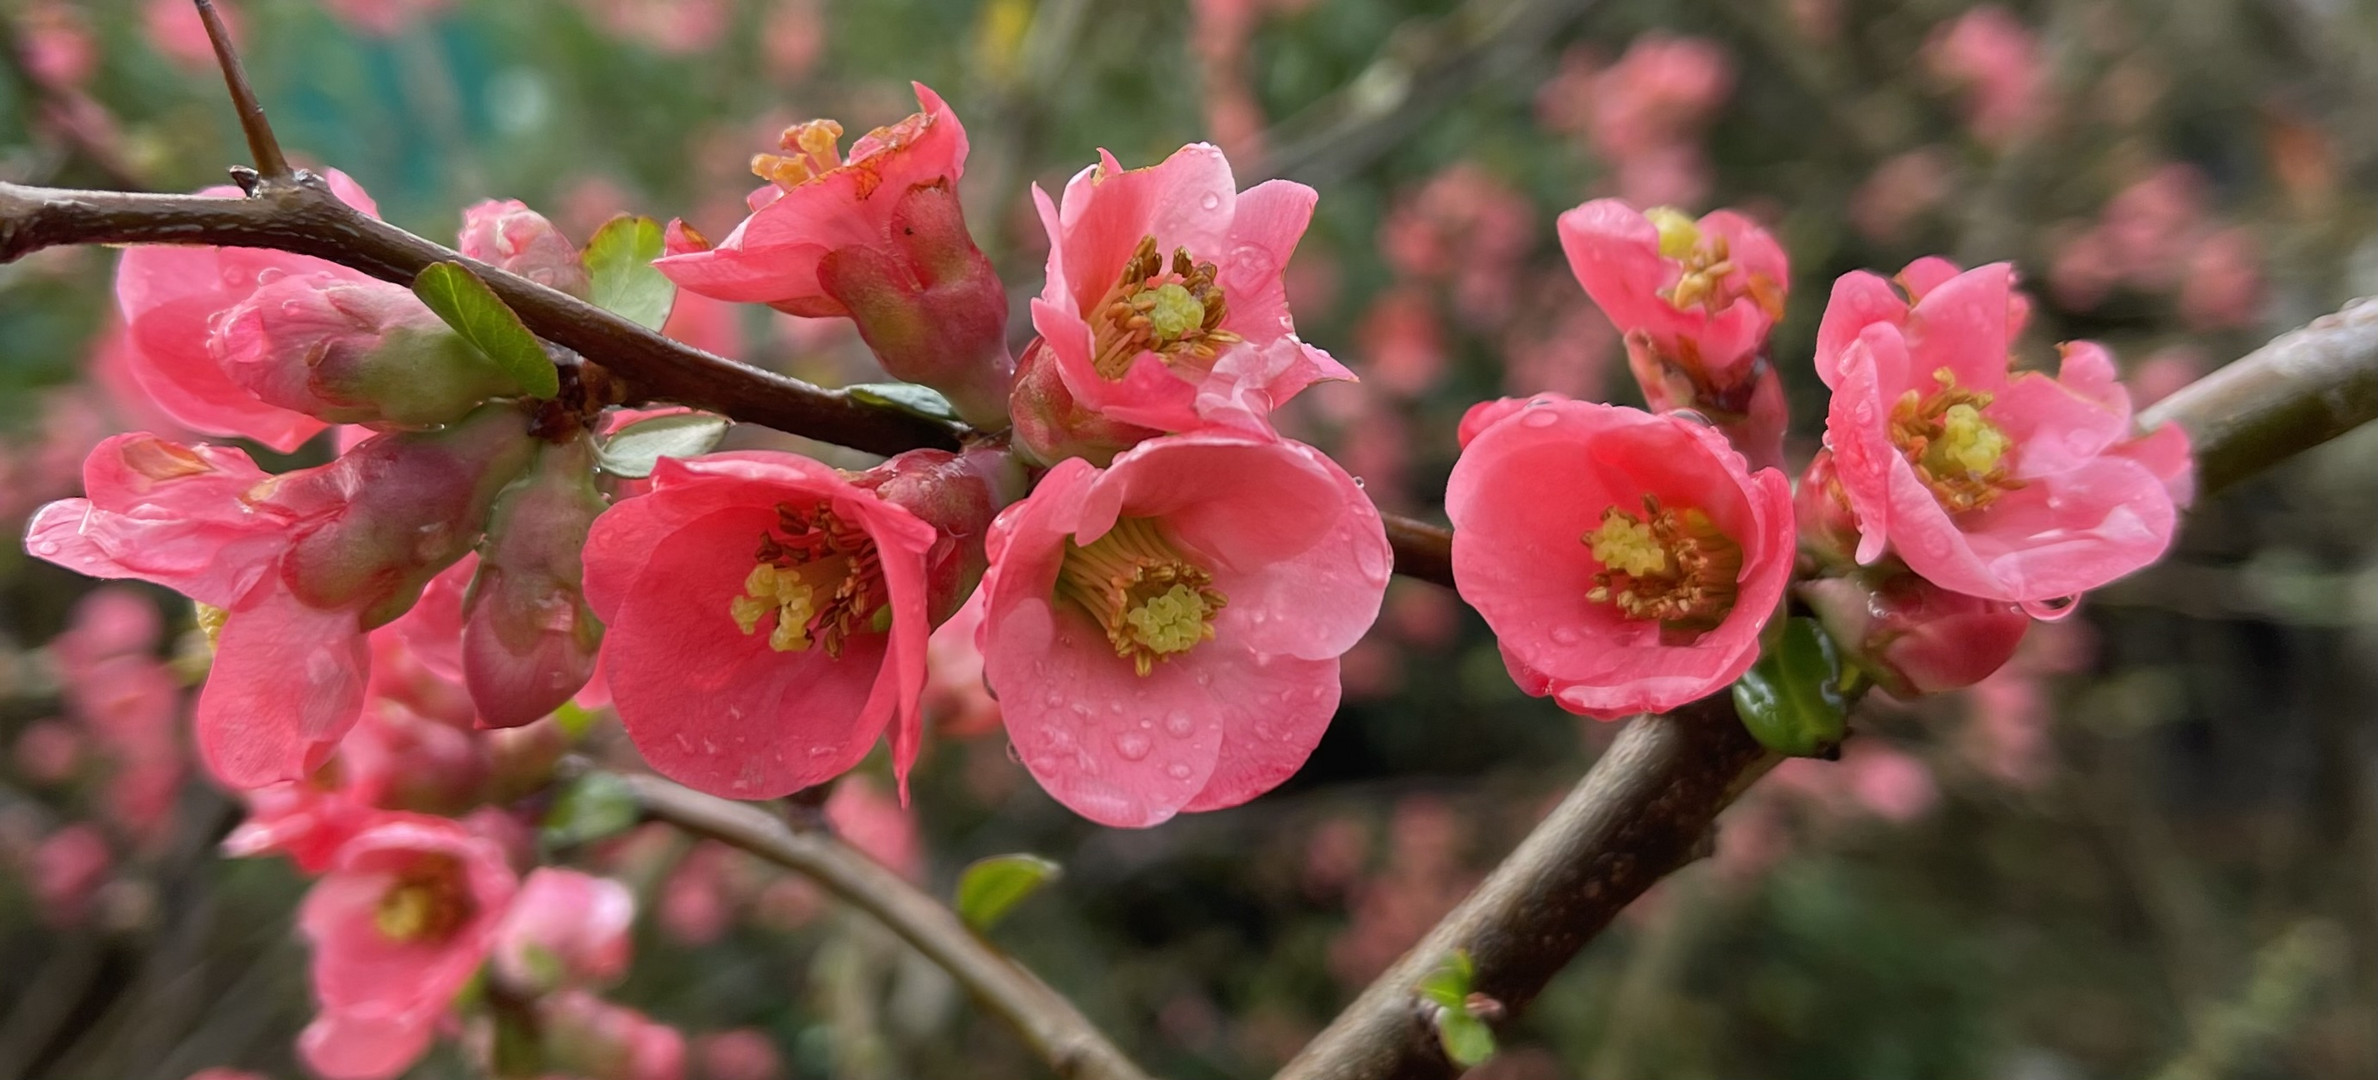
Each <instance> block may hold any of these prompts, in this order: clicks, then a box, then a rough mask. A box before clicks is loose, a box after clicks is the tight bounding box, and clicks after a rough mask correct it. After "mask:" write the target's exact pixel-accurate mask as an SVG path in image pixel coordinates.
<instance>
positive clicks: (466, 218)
mask: <svg viewBox="0 0 2378 1080" xmlns="http://www.w3.org/2000/svg"><path fill="white" fill-rule="evenodd" d="M455 250H457V251H460V252H462V254H463V255H464V256H466V257H469V258H473V259H477V260H479V261H480V262H483V263H486V264H487V265H489V266H493V267H495V268H496V269H498V270H508V271H510V272H512V273H515V274H518V275H520V276H521V277H524V278H527V279H529V280H530V281H534V282H536V283H537V284H539V285H543V286H546V287H548V288H553V289H559V290H561V291H563V292H566V293H569V294H570V295H572V296H581V297H582V296H585V295H586V287H587V278H586V264H585V263H584V262H581V261H579V257H578V246H577V245H576V244H572V243H570V238H569V237H567V236H563V235H562V234H561V230H560V229H557V228H555V227H554V225H553V223H552V222H550V221H547V220H545V215H543V214H540V213H538V212H536V211H534V210H531V209H529V208H528V204H527V203H524V202H521V201H520V200H518V199H489V200H487V201H485V202H480V203H473V204H472V205H471V206H469V207H468V208H466V209H464V210H463V212H462V236H461V239H460V240H459V241H458V242H457V243H456V244H455Z"/></svg>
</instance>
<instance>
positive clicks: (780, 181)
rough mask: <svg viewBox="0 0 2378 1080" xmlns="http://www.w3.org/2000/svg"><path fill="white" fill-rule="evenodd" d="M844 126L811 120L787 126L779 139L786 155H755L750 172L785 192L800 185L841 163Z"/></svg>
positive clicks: (839, 165) (832, 122)
mask: <svg viewBox="0 0 2378 1080" xmlns="http://www.w3.org/2000/svg"><path fill="white" fill-rule="evenodd" d="M841 143H842V125H841V124H837V123H835V122H834V121H832V120H811V121H808V122H806V123H800V124H794V125H793V126H791V127H789V128H786V129H784V135H783V136H782V137H781V138H779V139H778V140H777V144H778V146H779V147H780V148H782V149H784V150H786V151H788V153H784V154H754V155H752V158H751V171H752V172H753V173H754V174H756V175H757V176H759V178H760V179H762V180H766V181H768V182H770V183H773V184H775V185H776V186H777V187H780V188H783V189H785V190H786V191H791V190H792V189H794V188H797V187H800V186H801V185H803V184H806V183H808V182H810V181H812V180H815V179H817V178H818V177H820V176H824V175H825V174H827V173H829V172H832V171H834V170H835V169H838V168H840V167H841V166H842V150H841Z"/></svg>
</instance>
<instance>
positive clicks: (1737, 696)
mask: <svg viewBox="0 0 2378 1080" xmlns="http://www.w3.org/2000/svg"><path fill="white" fill-rule="evenodd" d="M1842 686H1843V680H1842V664H1841V653H1840V651H1839V650H1838V649H1836V648H1835V647H1834V644H1833V639H1832V637H1830V636H1828V635H1827V634H1826V633H1825V631H1824V628H1822V627H1820V626H1818V625H1817V621H1816V620H1815V619H1788V620H1785V622H1784V625H1783V630H1782V632H1781V633H1779V634H1777V635H1776V636H1775V640H1774V641H1773V642H1771V643H1770V644H1769V645H1768V646H1767V651H1766V653H1765V654H1764V655H1762V656H1760V657H1759V662H1758V663H1756V664H1754V665H1752V666H1751V669H1750V670H1749V671H1746V672H1744V673H1743V675H1742V678H1741V680H1740V681H1738V682H1736V683H1735V684H1734V711H1735V712H1736V713H1738V714H1740V715H1741V717H1742V726H1743V727H1746V728H1749V729H1750V733H1751V735H1752V736H1753V737H1754V738H1756V739H1758V740H1759V743H1760V745H1762V746H1765V747H1766V748H1768V749H1769V750H1773V751H1775V752H1776V753H1779V754H1789V755H1791V756H1793V757H1829V756H1831V755H1832V754H1833V753H1834V752H1835V751H1836V748H1837V747H1839V746H1840V745H1841V737H1842V733H1843V731H1844V730H1846V727H1847V724H1848V719H1849V699H1848V698H1847V697H1846V696H1845V695H1844V694H1843V693H1842Z"/></svg>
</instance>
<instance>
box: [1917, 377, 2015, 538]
mask: <svg viewBox="0 0 2378 1080" xmlns="http://www.w3.org/2000/svg"><path fill="white" fill-rule="evenodd" d="M1932 377H1933V379H1934V380H1935V381H1937V382H1939V383H1940V389H1939V390H1937V391H1934V392H1933V393H1932V394H1931V395H1929V396H1927V395H1924V394H1922V393H1919V392H1918V391H1914V390H1910V391H1908V392H1907V393H1906V394H1903V395H1901V396H1900V398H1899V401H1898V402H1897V403H1896V404H1894V405H1893V406H1892V408H1891V442H1892V443H1893V444H1894V445H1896V446H1898V447H1899V452H1900V453H1901V454H1902V455H1904V456H1905V457H1906V458H1907V463H1908V464H1909V465H1912V466H1914V467H1915V470H1916V476H1917V478H1918V479H1920V480H1922V481H1923V482H1924V486H1925V487H1927V488H1930V489H1931V490H1932V494H1933V497H1935V498H1937V499H1939V500H1940V505H1941V506H1942V507H1943V508H1944V509H1946V510H1948V511H1949V512H1950V513H1952V514H1962V513H1966V512H1968V511H1973V510H1979V509H1982V508H1983V507H1986V506H1988V505H1990V504H1991V503H1994V502H1996V501H1998V497H1999V496H2000V495H2003V494H2005V493H2007V492H2009V491H2012V490H2014V489H2016V488H2018V487H2021V486H2022V483H2021V481H2018V480H2015V479H2014V478H2013V471H2014V461H2013V454H2014V449H2015V440H2014V439H2012V438H2010V437H2008V435H2007V433H2006V432H2005V431H2003V430H2001V429H2000V428H1999V426H1998V425H1997V424H1994V423H1992V422H1990V418H1989V414H1988V412H1987V411H1986V410H1988V409H1989V407H1990V402H1991V395H1989V394H1987V393H1983V392H1981V391H1978V390H1969V389H1967V388H1965V387H1962V386H1958V385H1957V376H1956V373H1954V372H1952V371H1950V370H1949V369H1948V368H1945V367H1944V368H1941V369H1940V370H1938V371H1935V372H1933V373H1932Z"/></svg>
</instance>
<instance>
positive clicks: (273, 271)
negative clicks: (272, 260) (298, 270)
mask: <svg viewBox="0 0 2378 1080" xmlns="http://www.w3.org/2000/svg"><path fill="white" fill-rule="evenodd" d="M287 276H289V272H288V271H286V270H283V269H281V268H280V267H278V266H267V267H265V268H264V269H262V270H258V271H256V285H257V287H259V288H261V287H263V286H266V285H270V284H272V283H273V282H276V281H279V280H281V279H282V278H284V277H287Z"/></svg>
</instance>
